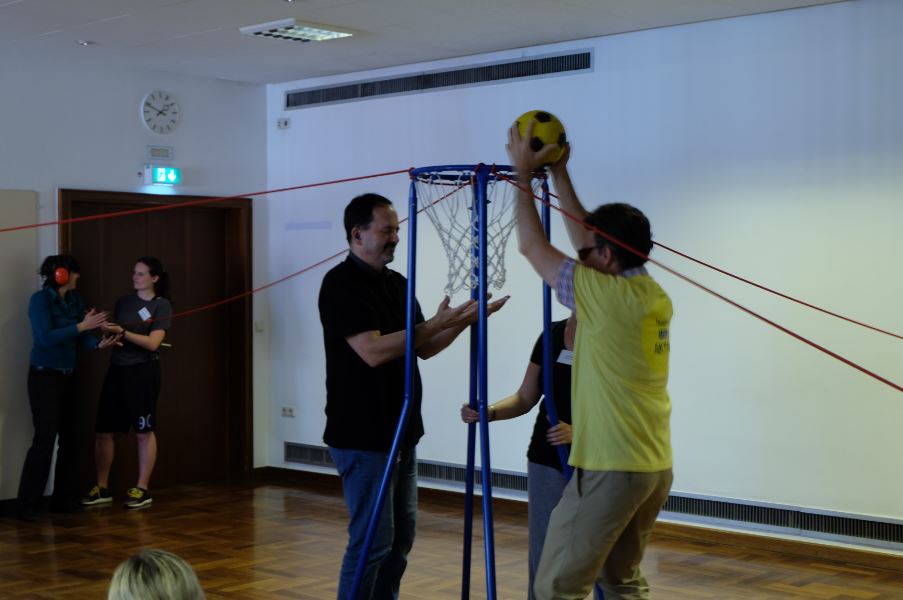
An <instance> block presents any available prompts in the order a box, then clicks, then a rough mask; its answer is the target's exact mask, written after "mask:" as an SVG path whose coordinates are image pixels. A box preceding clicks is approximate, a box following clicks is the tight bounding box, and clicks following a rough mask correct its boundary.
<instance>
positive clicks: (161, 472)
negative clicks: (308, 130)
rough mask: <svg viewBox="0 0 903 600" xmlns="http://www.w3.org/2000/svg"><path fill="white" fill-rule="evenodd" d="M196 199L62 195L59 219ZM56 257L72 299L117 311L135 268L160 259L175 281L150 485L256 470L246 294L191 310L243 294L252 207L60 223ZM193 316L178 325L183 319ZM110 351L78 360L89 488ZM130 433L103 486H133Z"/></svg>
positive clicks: (221, 205)
mask: <svg viewBox="0 0 903 600" xmlns="http://www.w3.org/2000/svg"><path fill="white" fill-rule="evenodd" d="M195 199H197V198H196V197H185V196H181V197H179V196H156V195H147V194H128V193H118V192H92V191H82V190H62V191H61V192H60V213H61V218H62V219H68V218H78V217H86V216H91V215H100V214H105V213H110V212H114V211H121V210H130V209H141V208H145V207H149V206H154V205H164V204H176V203H179V202H185V201H188V200H195ZM60 247H61V252H68V253H71V254H73V255H74V256H75V257H76V258H77V259H78V261H79V263H80V264H81V269H82V277H81V278H80V279H79V292H80V293H81V294H82V296H83V297H84V298H85V299H86V300H87V301H88V302H89V305H90V306H95V307H97V308H100V309H105V310H112V309H113V306H114V304H115V302H116V299H117V298H119V297H120V296H122V295H124V294H127V293H130V292H131V291H132V284H131V273H132V269H133V267H134V264H135V260H136V259H137V258H138V257H140V256H144V255H150V256H156V257H157V258H159V259H160V260H161V261H162V263H163V265H164V268H165V269H166V271H167V272H168V273H169V274H170V295H171V301H172V306H173V312H174V314H175V318H174V319H173V322H172V327H171V329H170V330H169V331H168V332H167V335H166V342H167V343H169V344H171V347H168V348H162V349H161V353H160V354H161V357H160V361H161V369H162V373H163V385H162V391H161V394H160V399H159V402H158V405H157V443H158V455H157V465H156V468H155V470H154V474H153V477H152V479H151V487H153V488H159V487H164V486H167V485H177V484H183V483H193V482H198V481H211V480H222V479H227V478H230V477H235V476H241V475H245V474H247V473H249V472H250V468H251V462H252V457H251V392H250V390H251V387H250V383H251V382H250V358H251V354H250V314H251V312H250V311H251V299H250V297H245V298H242V299H239V300H237V301H234V302H229V303H226V304H223V305H221V306H218V307H215V308H212V309H209V310H201V311H198V312H191V311H193V309H195V308H198V307H203V306H206V305H209V304H211V303H215V302H217V301H220V300H223V299H224V298H228V297H231V296H234V295H237V294H241V293H242V292H245V291H246V290H248V289H250V286H251V272H250V264H251V257H250V202H249V201H248V200H246V199H245V200H229V201H222V202H216V203H210V204H204V205H201V206H193V207H185V208H175V209H171V210H161V211H154V212H144V213H139V214H132V215H128V216H122V217H114V218H104V219H99V220H89V221H83V222H77V223H70V224H67V225H62V226H61V230H60ZM186 311H188V312H189V314H186V315H184V316H180V315H179V313H184V312H186ZM108 364H109V353H108V352H99V353H83V354H82V356H81V358H80V371H81V374H82V381H81V389H82V404H83V406H84V407H85V410H84V413H83V423H82V427H83V431H86V432H89V434H90V435H88V436H86V443H85V451H84V454H85V457H84V460H83V463H84V465H83V469H82V471H83V475H84V478H85V485H86V486H87V485H90V483H91V482H92V481H93V480H94V475H93V473H94V464H93V433H94V419H95V416H96V411H97V400H98V395H99V392H100V388H101V384H102V381H103V377H104V374H105V372H106V369H107V365H108ZM136 452H137V450H136V443H135V438H134V435H133V434H132V435H128V436H123V435H117V436H116V456H115V459H114V463H113V470H112V473H111V481H110V485H111V488H112V489H113V491H114V492H116V493H119V492H121V491H122V490H124V489H126V488H128V487H131V486H133V485H134V484H135V481H136V478H137V454H136Z"/></svg>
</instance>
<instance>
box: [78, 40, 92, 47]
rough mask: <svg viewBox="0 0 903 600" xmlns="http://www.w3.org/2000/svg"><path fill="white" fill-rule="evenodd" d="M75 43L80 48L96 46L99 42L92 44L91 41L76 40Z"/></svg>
mask: <svg viewBox="0 0 903 600" xmlns="http://www.w3.org/2000/svg"><path fill="white" fill-rule="evenodd" d="M75 43H76V44H78V45H79V46H94V45H96V44H97V42H92V41H91V40H75Z"/></svg>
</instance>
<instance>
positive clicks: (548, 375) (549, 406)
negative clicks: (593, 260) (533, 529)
mask: <svg viewBox="0 0 903 600" xmlns="http://www.w3.org/2000/svg"><path fill="white" fill-rule="evenodd" d="M541 213H542V226H543V229H544V230H545V232H546V239H547V240H551V239H552V216H551V208H550V207H549V180H548V179H545V178H544V179H543V180H542V210H541ZM542 324H543V328H542V395H543V397H544V398H543V404H544V405H545V407H546V414H547V415H548V416H549V423H550V424H551V425H552V427H554V426H555V425H558V411H556V410H555V398H554V392H553V391H552V365H553V364H554V363H555V360H557V359H556V357H554V356H552V288H551V287H549V284H547V283H546V282H545V281H543V283H542ZM558 460H560V461H561V468H562V469H563V470H564V476H565V478H566V479H570V478H571V466H570V465H569V464H568V455H567V452H566V451H565V449H564V446H558Z"/></svg>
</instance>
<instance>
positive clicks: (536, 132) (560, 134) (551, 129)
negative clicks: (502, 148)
mask: <svg viewBox="0 0 903 600" xmlns="http://www.w3.org/2000/svg"><path fill="white" fill-rule="evenodd" d="M531 121H532V122H533V135H532V137H531V138H530V148H532V149H533V152H539V151H540V150H542V149H543V148H544V147H545V145H546V144H555V145H556V146H558V150H557V151H556V152H553V153H552V155H551V156H550V157H549V164H551V163H555V162H558V159H559V158H561V155H562V154H563V153H564V146H565V144H567V134H565V132H564V125H562V124H561V121H559V120H558V117H556V116H555V115H553V114H552V113H550V112H548V111H545V110H531V111H528V112H525V113H524V114H522V115H521V116H519V117H518V118H517V121H516V122H517V130H518V131H519V132H520V135H521V137H523V136H525V135H526V134H527V124H528V123H530V122H531Z"/></svg>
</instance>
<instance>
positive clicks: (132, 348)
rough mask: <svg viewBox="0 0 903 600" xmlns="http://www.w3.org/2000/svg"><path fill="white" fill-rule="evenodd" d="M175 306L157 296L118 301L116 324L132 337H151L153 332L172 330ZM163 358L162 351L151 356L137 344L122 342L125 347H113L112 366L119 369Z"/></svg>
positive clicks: (123, 298)
mask: <svg viewBox="0 0 903 600" xmlns="http://www.w3.org/2000/svg"><path fill="white" fill-rule="evenodd" d="M171 316H172V306H171V305H170V304H169V300H167V299H166V298H161V297H160V296H154V297H153V298H151V299H150V300H142V299H141V298H139V297H138V294H126V295H125V296H123V297H122V298H120V299H119V300H117V301H116V308H114V309H113V322H114V323H116V324H117V325H121V326H122V327H123V328H124V329H126V330H128V331H131V332H132V333H139V334H141V335H150V332H151V331H158V330H160V329H163V330H166V329H169V325H170V322H171V320H170V317H171ZM159 357H160V351H159V350H157V351H155V352H151V351H150V350H145V349H144V348H142V347H141V346H138V345H137V344H133V343H131V342H128V341H126V340H125V339H123V340H122V346H114V347H113V354H112V355H111V356H110V364H113V365H116V366H117V367H125V366H131V365H140V364H141V363H146V362H148V361H151V360H156V359H157V358H159Z"/></svg>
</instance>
